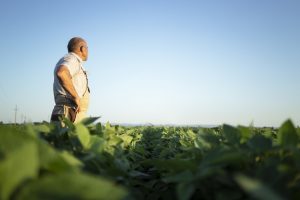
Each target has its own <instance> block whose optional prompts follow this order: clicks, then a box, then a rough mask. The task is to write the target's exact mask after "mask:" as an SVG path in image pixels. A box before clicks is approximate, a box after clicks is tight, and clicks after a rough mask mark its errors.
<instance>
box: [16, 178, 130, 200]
mask: <svg viewBox="0 0 300 200" xmlns="http://www.w3.org/2000/svg"><path fill="white" fill-rule="evenodd" d="M126 195H127V192H126V190H125V189H124V188H122V187H121V186H117V185H116V184H114V183H113V182H111V181H108V180H105V179H103V178H101V177H97V178H96V177H95V176H89V175H85V174H73V173H64V174H58V175H51V176H45V177H43V178H41V179H39V180H37V181H33V182H32V183H29V184H28V185H26V186H25V187H24V188H23V189H22V190H21V191H20V193H19V194H18V195H17V198H16V199H17V200H23V199H30V200H40V199H43V200H53V199H99V200H101V199H103V200H105V199H111V200H118V199H123V198H124V197H125V196H126Z"/></svg>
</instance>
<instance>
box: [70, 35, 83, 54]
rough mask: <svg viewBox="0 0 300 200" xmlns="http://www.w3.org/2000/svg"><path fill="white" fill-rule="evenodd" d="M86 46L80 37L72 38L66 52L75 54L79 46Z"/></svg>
mask: <svg viewBox="0 0 300 200" xmlns="http://www.w3.org/2000/svg"><path fill="white" fill-rule="evenodd" d="M84 45H86V42H85V41H84V39H82V38H80V37H73V38H72V39H71V40H70V41H69V43H68V52H76V51H78V50H79V49H80V47H81V46H84Z"/></svg>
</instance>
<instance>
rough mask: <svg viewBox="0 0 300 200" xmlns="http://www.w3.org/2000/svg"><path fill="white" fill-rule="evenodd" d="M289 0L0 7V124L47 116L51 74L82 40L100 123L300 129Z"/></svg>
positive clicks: (298, 42) (298, 72)
mask: <svg viewBox="0 0 300 200" xmlns="http://www.w3.org/2000/svg"><path fill="white" fill-rule="evenodd" d="M299 10H300V1H297V0H294V1H291V0H285V1H283V0H227V1H224V0H219V1H217V0H212V1H200V0H197V1H191V0H180V1H179V0H151V1H150V0H119V1H117V0H106V1H96V0H95V1H62V0H60V1H59V0H51V1H50V0H45V1H40V0H36V1H32V0H27V1H21V0H20V1H16V0H10V1H2V2H1V7H0V26H1V31H0V36H1V38H0V40H1V41H0V44H1V48H0V55H1V59H2V60H1V64H0V66H1V67H0V70H1V79H0V121H5V122H9V121H11V122H13V121H14V108H15V105H18V108H19V111H18V121H19V122H20V121H21V120H24V118H25V116H26V120H31V121H42V120H49V118H50V114H51V111H52V108H53V105H54V100H53V94H52V83H53V68H54V66H55V64H56V62H57V61H58V60H59V59H60V58H61V57H62V56H63V55H64V54H65V53H66V52H67V49H66V45H67V42H68V40H69V39H70V38H71V37H73V36H81V37H83V38H85V39H86V40H87V42H88V45H89V51H90V57H89V60H88V61H87V62H86V63H85V68H86V69H87V70H88V73H89V79H90V87H91V92H92V94H91V104H90V109H89V112H88V114H89V115H91V116H102V118H101V120H100V121H102V122H106V121H110V122H114V123H154V124H165V123H174V124H222V123H229V124H233V125H237V124H242V125H249V124H250V123H251V122H253V124H254V125H256V126H278V125H280V124H281V123H282V122H283V121H284V120H286V119H287V118H291V119H292V120H293V122H294V123H295V124H297V125H300V105H299V104H300V20H299V19H300V12H299Z"/></svg>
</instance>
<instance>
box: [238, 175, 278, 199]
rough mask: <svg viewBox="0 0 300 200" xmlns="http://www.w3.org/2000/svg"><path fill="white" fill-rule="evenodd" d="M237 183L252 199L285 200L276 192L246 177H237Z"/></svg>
mask: <svg viewBox="0 0 300 200" xmlns="http://www.w3.org/2000/svg"><path fill="white" fill-rule="evenodd" d="M235 180H236V182H237V183H238V184H239V185H240V186H241V187H242V188H243V189H244V190H245V192H247V193H248V194H250V195H251V196H252V197H254V198H256V199H261V200H266V199H272V200H283V198H281V197H280V196H279V195H277V194H276V193H275V191H273V190H271V189H270V188H269V187H268V186H266V185H264V184H263V183H262V182H260V181H259V180H255V179H252V178H250V177H247V176H245V175H242V174H239V175H236V176H235Z"/></svg>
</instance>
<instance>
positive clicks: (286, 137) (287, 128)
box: [278, 120, 299, 147]
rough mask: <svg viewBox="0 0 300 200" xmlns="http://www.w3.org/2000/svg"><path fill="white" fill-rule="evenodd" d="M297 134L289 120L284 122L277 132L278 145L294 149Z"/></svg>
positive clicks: (296, 142)
mask: <svg viewBox="0 0 300 200" xmlns="http://www.w3.org/2000/svg"><path fill="white" fill-rule="evenodd" d="M298 140H299V138H298V134H297V130H296V128H295V127H294V125H293V123H292V121H291V120H287V121H286V122H284V123H283V124H282V125H281V127H280V129H279V131H278V143H279V144H280V145H281V146H283V147H296V146H297V144H298Z"/></svg>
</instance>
